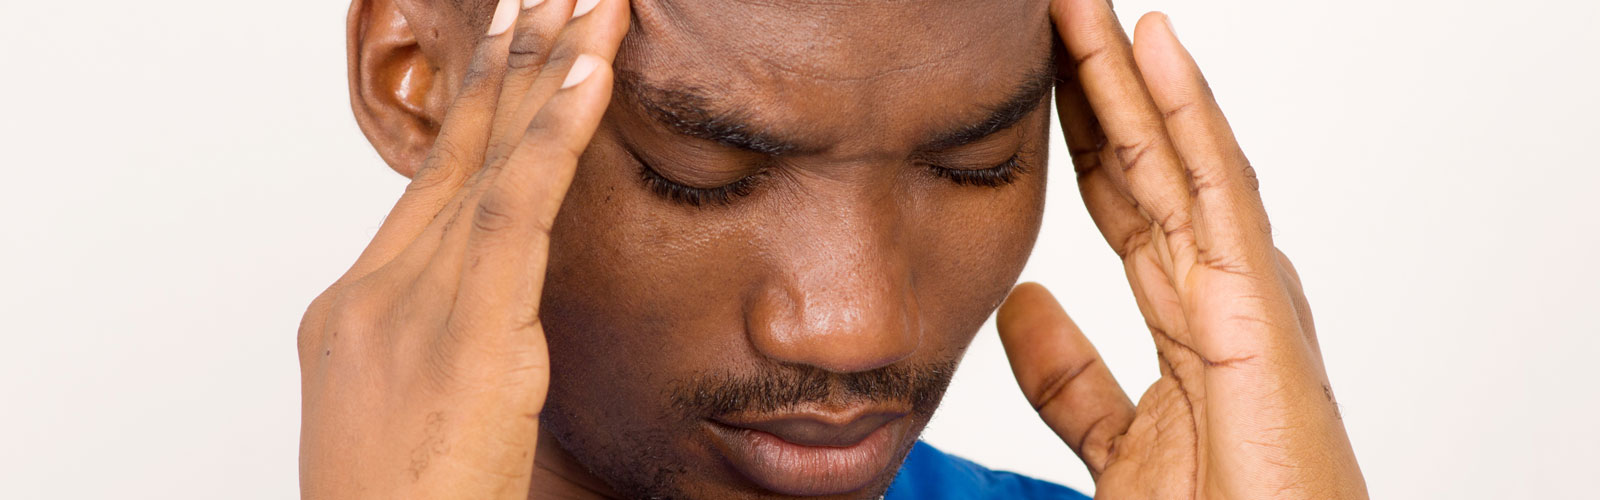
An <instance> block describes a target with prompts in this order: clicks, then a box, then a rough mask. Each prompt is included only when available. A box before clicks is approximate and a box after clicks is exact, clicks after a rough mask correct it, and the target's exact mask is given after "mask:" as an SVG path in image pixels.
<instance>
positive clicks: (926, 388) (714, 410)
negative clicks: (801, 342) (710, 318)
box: [671, 359, 960, 415]
mask: <svg viewBox="0 0 1600 500" xmlns="http://www.w3.org/2000/svg"><path fill="white" fill-rule="evenodd" d="M959 362H960V360H959V359H955V360H950V361H946V362H937V363H927V364H920V365H890V366H885V367H882V368H878V369H874V370H871V371H865V372H855V373H836V372H830V371H827V370H824V369H821V368H817V367H814V366H806V365H790V364H782V365H777V364H768V365H763V367H762V368H760V369H758V371H757V372H756V373H750V374H731V373H713V374H704V375H700V376H697V377H695V378H694V379H692V380H689V381H688V382H686V383H681V384H678V385H677V387H675V388H674V389H673V391H672V395H671V397H672V404H673V407H675V408H677V409H678V410H681V411H684V412H686V413H689V414H699V415H726V414H730V413H736V412H742V411H754V412H774V411H778V410H784V409H790V408H795V407H799V406H801V405H805V404H812V403H814V404H823V405H829V406H835V405H837V406H843V405H847V404H849V403H858V402H869V401H870V402H880V403H881V402H891V403H908V404H910V406H911V409H912V412H913V413H917V414H921V415H929V414H932V413H933V410H934V408H936V407H938V406H939V401H940V400H941V399H943V398H944V391H945V389H946V388H948V387H949V386H950V378H951V377H952V376H954V375H955V369H956V365H957V363H959Z"/></svg>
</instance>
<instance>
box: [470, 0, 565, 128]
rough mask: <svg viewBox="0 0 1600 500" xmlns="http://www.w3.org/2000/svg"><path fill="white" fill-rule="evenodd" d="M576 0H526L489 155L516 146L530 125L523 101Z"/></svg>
mask: <svg viewBox="0 0 1600 500" xmlns="http://www.w3.org/2000/svg"><path fill="white" fill-rule="evenodd" d="M573 2H574V0H522V13H521V14H520V15H519V16H517V25H516V27H515V28H513V30H512V41H511V46H510V48H509V50H508V54H507V56H506V76H505V81H504V83H503V84H502V85H501V90H500V101H499V103H498V105H497V106H495V108H496V110H497V114H496V115H495V119H494V129H493V132H492V134H491V135H490V137H491V139H490V141H489V145H490V146H489V153H488V154H489V155H490V157H493V155H494V154H506V153H509V152H510V151H511V148H513V147H515V146H516V144H517V143H518V142H519V141H520V139H521V137H522V132H521V131H522V129H524V128H527V126H528V120H527V117H525V116H522V115H521V114H520V113H518V109H519V108H521V107H522V102H523V101H524V100H525V99H526V97H527V95H528V92H529V90H530V89H531V88H532V87H533V83H534V81H536V80H537V79H538V77H539V75H540V74H541V73H543V70H544V66H545V63H546V62H547V61H548V60H549V59H550V53H551V52H552V51H554V50H555V46H556V41H557V40H558V39H559V38H560V36H561V35H562V34H563V33H564V31H565V27H566V26H567V24H568V21H570V20H571V19H572V13H573V10H572V8H573Z"/></svg>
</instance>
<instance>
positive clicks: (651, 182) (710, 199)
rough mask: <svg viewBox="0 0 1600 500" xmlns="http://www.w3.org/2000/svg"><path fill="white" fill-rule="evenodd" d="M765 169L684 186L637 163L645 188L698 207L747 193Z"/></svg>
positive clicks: (657, 194) (718, 202)
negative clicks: (704, 184)
mask: <svg viewBox="0 0 1600 500" xmlns="http://www.w3.org/2000/svg"><path fill="white" fill-rule="evenodd" d="M766 176H767V171H766V170H765V169H763V170H761V171H759V172H756V173H754V174H751V175H747V176H744V177H740V178H739V180H736V181H733V182H730V183H727V184H723V185H721V186H717V187H713V188H702V187H694V186H685V185H683V184H681V183H678V182H676V181H673V180H672V179H668V178H666V176H663V175H661V173H659V172H656V170H655V169H653V168H650V165H649V164H646V163H644V162H643V161H641V162H639V180H640V181H642V182H644V185H645V187H646V188H648V189H649V190H650V191H651V192H653V193H655V194H656V196H660V197H662V198H664V199H666V200H667V201H671V202H673V203H678V204H683V205H689V206H692V207H698V206H703V205H714V206H723V205H728V204H730V203H733V202H734V201H735V200H737V199H739V198H743V197H745V196H749V195H750V193H751V192H752V191H754V190H755V187H756V185H757V184H759V183H760V182H761V180H762V179H764V178H766Z"/></svg>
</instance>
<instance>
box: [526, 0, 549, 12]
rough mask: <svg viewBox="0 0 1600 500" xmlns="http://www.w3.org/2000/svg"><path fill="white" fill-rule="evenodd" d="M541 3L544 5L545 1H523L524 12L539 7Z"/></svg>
mask: <svg viewBox="0 0 1600 500" xmlns="http://www.w3.org/2000/svg"><path fill="white" fill-rule="evenodd" d="M541 3H544V0H522V10H528V9H532V8H534V7H538V6H539V4H541Z"/></svg>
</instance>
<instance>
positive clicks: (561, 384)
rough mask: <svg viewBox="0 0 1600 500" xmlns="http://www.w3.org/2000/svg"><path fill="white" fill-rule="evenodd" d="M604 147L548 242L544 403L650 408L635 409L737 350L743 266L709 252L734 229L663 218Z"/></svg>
mask: <svg viewBox="0 0 1600 500" xmlns="http://www.w3.org/2000/svg"><path fill="white" fill-rule="evenodd" d="M606 139H608V138H607V137H604V136H602V137H601V138H600V139H597V140H596V141H595V142H594V144H592V145H591V146H590V148H589V150H588V151H587V152H586V153H585V155H584V158H583V160H582V161H581V162H580V167H579V171H578V173H577V175H576V176H575V177H574V179H573V184H572V188H571V189H570V190H569V192H568V194H567V197H566V200H565V202H564V204H563V206H562V208H561V212H560V214H559V216H558V217H557V220H556V224H555V227H554V231H553V234H552V238H551V248H550V265H549V270H548V273H547V275H546V284H545V290H544V302H543V308H542V310H541V313H540V317H541V319H542V320H543V321H544V323H545V329H546V337H547V339H548V342H549V345H550V358H551V365H552V366H551V367H552V380H551V398H552V401H555V400H557V399H558V398H567V399H574V398H583V399H586V400H593V402H594V403H597V404H598V403H601V401H599V399H607V400H608V401H607V402H606V403H608V404H612V405H614V404H615V403H618V402H631V403H633V404H634V405H639V406H648V407H650V408H657V407H660V406H665V405H664V404H663V405H654V404H650V405H641V403H646V402H655V401H664V400H665V395H666V394H669V390H670V388H671V385H672V384H673V383H674V381H677V380H683V379H686V378H688V377H690V376H692V375H693V374H695V373H696V372H700V371H705V370H708V369H711V368H715V367H718V366H721V365H722V364H723V363H725V362H726V361H727V360H728V358H730V357H732V356H733V355H736V354H738V353H740V352H741V351H742V350H743V347H742V343H741V342H739V341H740V336H739V335H738V333H739V331H740V330H738V329H737V327H738V326H739V324H738V323H737V321H738V320H739V318H740V317H741V312H740V310H739V307H740V304H741V303H742V299H741V296H742V290H741V287H740V280H739V279H738V275H737V273H735V272H732V270H736V269H739V267H740V266H739V264H738V263H739V260H740V258H741V256H740V255H738V254H737V253H733V252H729V251H727V250H726V249H725V248H724V247H725V246H724V247H719V246H717V245H715V244H714V243H715V242H718V241H727V240H730V239H732V240H736V239H737V236H730V235H729V233H735V234H736V233H737V232H738V230H739V228H738V227H736V226H732V225H729V224H696V225H688V224H685V222H684V221H683V220H681V218H669V217H664V215H665V214H664V213H663V210H662V207H661V205H660V203H659V202H657V201H655V200H654V199H653V198H651V196H653V195H652V194H650V193H648V192H646V191H645V190H644V189H643V188H641V187H640V184H639V181H638V179H637V177H636V175H637V172H636V171H635V170H634V168H633V166H632V163H631V161H630V160H629V159H628V158H627V155H626V153H625V152H623V151H622V150H621V149H620V148H618V147H617V146H615V142H613V141H609V140H606ZM589 386H594V388H599V387H601V386H603V387H604V390H592V391H584V390H583V389H585V388H587V387H589ZM640 411H647V410H643V409H641V410H640Z"/></svg>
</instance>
